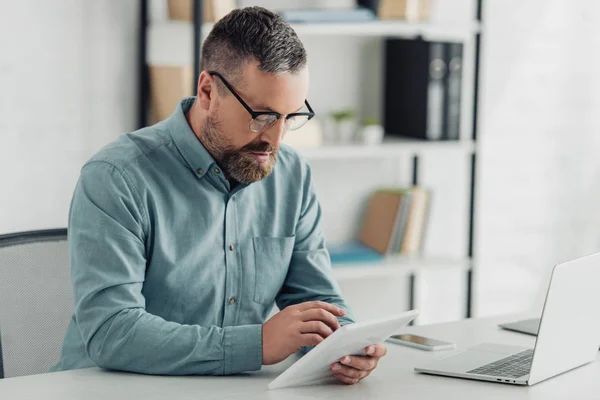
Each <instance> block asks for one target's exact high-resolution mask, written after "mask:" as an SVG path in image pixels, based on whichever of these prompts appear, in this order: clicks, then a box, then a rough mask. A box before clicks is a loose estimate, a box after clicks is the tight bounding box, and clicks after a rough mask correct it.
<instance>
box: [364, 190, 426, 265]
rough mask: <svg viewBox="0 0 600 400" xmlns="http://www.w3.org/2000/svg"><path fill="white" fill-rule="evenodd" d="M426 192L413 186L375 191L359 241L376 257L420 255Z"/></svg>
mask: <svg viewBox="0 0 600 400" xmlns="http://www.w3.org/2000/svg"><path fill="white" fill-rule="evenodd" d="M429 200H430V192H429V191H428V190H425V189H424V188H421V187H418V186H415V187H412V188H406V189H401V188H391V189H382V190H378V191H376V192H375V193H374V194H373V195H372V196H371V198H370V200H369V203H368V206H367V210H366V213H365V216H364V219H363V222H362V226H361V229H360V233H359V238H358V239H359V241H360V243H362V244H363V245H365V246H367V247H370V248H371V249H373V250H375V251H377V252H378V253H380V254H402V255H406V256H414V255H417V254H419V253H420V252H421V248H422V243H423V237H424V234H425V227H426V224H427V219H428V214H429Z"/></svg>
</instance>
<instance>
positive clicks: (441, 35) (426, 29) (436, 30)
mask: <svg viewBox="0 0 600 400" xmlns="http://www.w3.org/2000/svg"><path fill="white" fill-rule="evenodd" d="M291 25H292V27H293V28H294V30H295V31H296V33H297V34H298V35H300V36H308V35H330V36H339V35H346V36H375V37H377V36H382V37H383V36H391V37H405V38H412V37H417V36H423V37H425V38H431V39H464V38H468V37H469V36H471V35H473V34H475V33H477V32H478V31H479V24H478V23H466V24H464V25H458V24H435V23H430V22H409V21H372V22H337V23H334V22H332V23H304V24H300V23H296V24H291Z"/></svg>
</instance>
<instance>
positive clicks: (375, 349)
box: [365, 343, 387, 357]
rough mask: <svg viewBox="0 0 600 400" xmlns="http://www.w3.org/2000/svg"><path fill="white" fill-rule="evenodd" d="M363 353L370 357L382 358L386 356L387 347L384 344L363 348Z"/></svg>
mask: <svg viewBox="0 0 600 400" xmlns="http://www.w3.org/2000/svg"><path fill="white" fill-rule="evenodd" d="M365 352H366V353H367V355H368V356H370V357H383V356H385V355H386V354H387V347H385V345H384V344H382V343H379V344H374V345H372V346H369V347H367V348H365Z"/></svg>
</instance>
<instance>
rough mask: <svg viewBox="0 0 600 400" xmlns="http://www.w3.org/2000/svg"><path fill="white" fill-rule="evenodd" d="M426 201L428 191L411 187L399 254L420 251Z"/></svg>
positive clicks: (425, 218) (426, 208)
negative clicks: (408, 208) (409, 203)
mask: <svg viewBox="0 0 600 400" xmlns="http://www.w3.org/2000/svg"><path fill="white" fill-rule="evenodd" d="M428 203H429V193H428V192H427V191H426V190H424V189H423V188H420V187H415V188H413V191H412V201H411V207H410V211H409V213H408V218H407V220H406V230H405V232H404V239H403V240H402V246H401V248H400V253H401V254H403V255H407V256H412V255H416V254H418V253H420V251H421V245H422V242H423V233H424V231H425V223H426V221H427V211H428Z"/></svg>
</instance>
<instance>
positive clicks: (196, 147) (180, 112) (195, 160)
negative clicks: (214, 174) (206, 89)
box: [166, 97, 215, 178]
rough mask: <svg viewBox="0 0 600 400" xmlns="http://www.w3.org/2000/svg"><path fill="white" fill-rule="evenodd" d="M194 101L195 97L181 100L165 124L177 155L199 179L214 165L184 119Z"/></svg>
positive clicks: (211, 157) (213, 161) (212, 159)
mask: <svg viewBox="0 0 600 400" xmlns="http://www.w3.org/2000/svg"><path fill="white" fill-rule="evenodd" d="M195 100H196V97H186V98H184V99H182V100H181V101H180V102H179V104H177V107H176V108H175V112H173V114H171V116H170V117H169V118H167V120H166V122H167V126H168V128H169V132H170V134H171V137H172V138H173V142H175V146H177V149H178V150H179V153H181V155H182V156H183V158H184V159H185V161H186V163H187V164H188V166H189V167H190V168H191V170H192V171H193V172H194V174H196V176H197V177H199V178H201V177H203V176H204V175H206V173H207V172H208V170H209V169H210V168H211V165H212V164H214V163H215V159H214V158H213V156H211V155H210V153H209V152H208V150H206V148H205V147H204V145H203V144H202V142H200V140H199V139H198V137H196V135H195V134H194V132H193V131H192V128H190V126H189V124H188V122H187V120H186V119H185V113H187V112H188V111H189V109H190V108H191V107H192V104H194V101H195Z"/></svg>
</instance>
